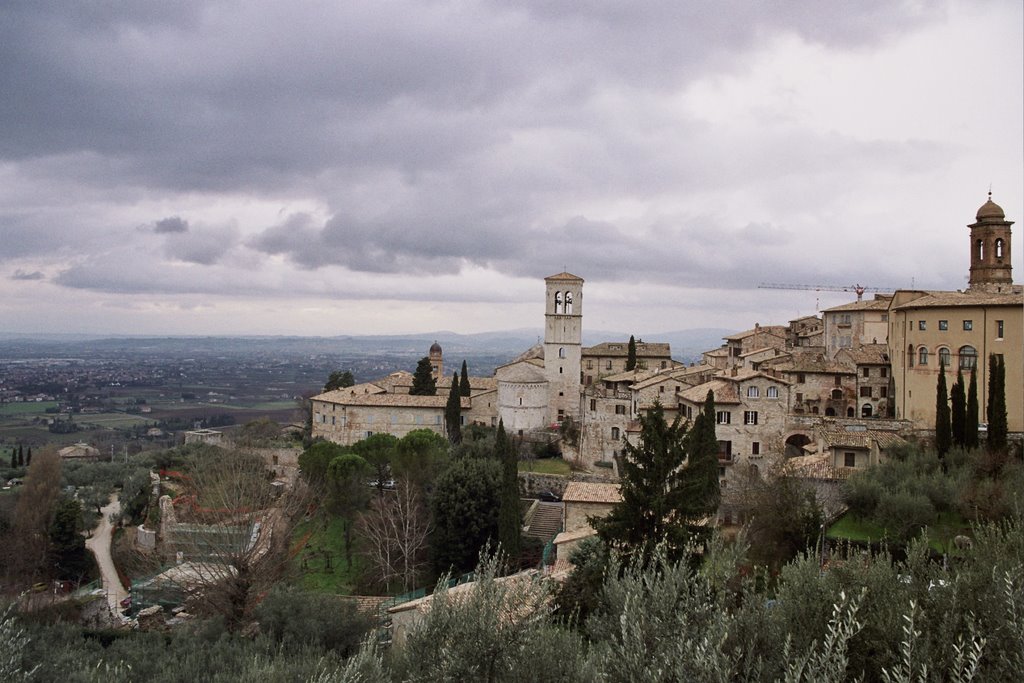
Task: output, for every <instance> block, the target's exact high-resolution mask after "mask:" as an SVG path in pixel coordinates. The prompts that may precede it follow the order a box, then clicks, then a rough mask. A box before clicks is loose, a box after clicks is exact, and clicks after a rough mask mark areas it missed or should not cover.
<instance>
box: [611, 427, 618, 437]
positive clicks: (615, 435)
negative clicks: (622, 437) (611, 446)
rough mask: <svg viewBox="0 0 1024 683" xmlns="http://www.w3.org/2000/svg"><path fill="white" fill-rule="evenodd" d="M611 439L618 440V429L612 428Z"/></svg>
mask: <svg viewBox="0 0 1024 683" xmlns="http://www.w3.org/2000/svg"><path fill="white" fill-rule="evenodd" d="M612 438H613V439H618V438H619V428H618V427H612Z"/></svg>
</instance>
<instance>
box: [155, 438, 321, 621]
mask: <svg viewBox="0 0 1024 683" xmlns="http://www.w3.org/2000/svg"><path fill="white" fill-rule="evenodd" d="M269 475H270V473H269V471H268V470H267V469H266V466H265V465H264V463H263V462H262V460H261V459H260V458H259V457H257V456H253V455H251V454H247V453H244V452H240V451H235V450H221V449H216V448H215V449H209V450H206V451H203V452H201V453H198V454H197V455H196V457H195V458H194V459H193V461H192V462H191V463H190V466H189V468H188V474H187V478H186V479H185V480H184V484H185V488H186V493H184V494H183V495H181V496H179V497H178V499H177V500H176V503H177V504H176V505H174V506H172V505H171V504H170V501H169V500H167V499H166V498H165V499H164V500H163V501H162V504H161V513H162V515H163V516H164V535H165V537H164V541H165V543H166V546H165V549H166V551H167V554H168V555H169V556H170V557H173V558H174V560H175V562H176V566H175V567H173V568H171V569H169V570H167V571H166V572H164V573H163V574H162V575H161V577H163V580H164V581H165V582H166V583H167V584H171V585H174V586H176V587H177V588H178V589H179V590H180V591H182V592H184V593H185V595H186V596H187V597H188V599H189V601H190V602H191V604H192V605H193V606H194V608H197V609H200V610H202V611H205V612H209V613H215V614H219V615H221V616H222V617H224V619H225V621H226V622H227V624H228V626H229V628H238V627H240V626H241V625H243V624H244V623H245V622H246V621H247V620H248V619H249V617H250V615H251V612H252V610H253V608H254V607H255V606H256V605H257V604H258V603H259V601H260V600H261V599H262V597H263V596H264V595H266V593H267V592H268V591H269V590H270V588H271V587H272V586H273V585H274V584H275V583H276V582H278V581H279V580H280V579H281V578H282V576H283V575H284V574H285V573H286V571H287V570H288V568H289V565H290V561H291V555H292V553H291V544H292V535H293V533H294V530H295V527H296V525H297V524H298V522H299V521H301V519H302V517H303V515H304V514H305V512H306V510H307V508H308V504H309V501H310V496H309V491H308V489H307V487H306V485H305V483H304V482H303V481H301V480H300V481H296V482H295V483H293V484H291V486H290V487H289V488H287V489H285V487H283V486H281V485H278V484H277V483H276V482H272V481H271V480H270V476H269ZM282 489H285V490H282Z"/></svg>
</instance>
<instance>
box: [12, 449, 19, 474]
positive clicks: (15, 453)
mask: <svg viewBox="0 0 1024 683" xmlns="http://www.w3.org/2000/svg"><path fill="white" fill-rule="evenodd" d="M17 466H18V449H16V448H12V449H11V469H12V470H13V469H14V468H16V467H17Z"/></svg>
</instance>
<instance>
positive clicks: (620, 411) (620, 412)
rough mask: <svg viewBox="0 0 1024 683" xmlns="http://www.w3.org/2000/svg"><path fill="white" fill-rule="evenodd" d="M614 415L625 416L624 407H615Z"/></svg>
mask: <svg viewBox="0 0 1024 683" xmlns="http://www.w3.org/2000/svg"><path fill="white" fill-rule="evenodd" d="M615 414H616V415H625V414H626V406H615Z"/></svg>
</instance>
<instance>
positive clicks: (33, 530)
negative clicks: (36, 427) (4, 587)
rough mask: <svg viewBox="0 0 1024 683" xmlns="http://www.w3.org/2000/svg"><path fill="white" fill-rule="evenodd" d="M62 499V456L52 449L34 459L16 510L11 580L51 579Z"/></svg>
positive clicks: (12, 535)
mask: <svg viewBox="0 0 1024 683" xmlns="http://www.w3.org/2000/svg"><path fill="white" fill-rule="evenodd" d="M59 495H60V456H59V455H57V453H56V451H55V450H53V449H46V450H42V451H40V452H39V453H38V454H37V455H36V456H35V457H34V458H33V459H32V464H31V465H30V466H29V468H28V473H27V474H26V476H25V483H24V485H23V486H22V487H21V490H20V491H19V492H18V504H17V506H16V507H15V509H14V525H13V528H12V529H11V533H10V538H9V540H8V543H7V544H6V545H7V548H8V549H9V555H8V558H9V559H8V571H9V572H10V573H11V575H12V576H11V578H12V579H14V580H16V581H18V582H21V583H31V582H33V581H36V580H38V579H40V578H43V577H48V576H49V575H50V567H49V564H50V563H49V547H50V539H49V529H50V522H51V521H52V519H53V511H54V507H55V504H56V502H57V497H58V496H59Z"/></svg>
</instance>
